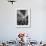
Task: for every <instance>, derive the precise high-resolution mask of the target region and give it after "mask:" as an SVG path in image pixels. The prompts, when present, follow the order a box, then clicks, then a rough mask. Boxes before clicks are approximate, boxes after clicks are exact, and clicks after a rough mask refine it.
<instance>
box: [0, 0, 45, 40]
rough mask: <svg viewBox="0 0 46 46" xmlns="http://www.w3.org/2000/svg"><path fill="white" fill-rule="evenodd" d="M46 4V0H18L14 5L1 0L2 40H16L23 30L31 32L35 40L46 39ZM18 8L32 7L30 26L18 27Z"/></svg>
mask: <svg viewBox="0 0 46 46" xmlns="http://www.w3.org/2000/svg"><path fill="white" fill-rule="evenodd" d="M45 4H46V3H45V0H17V2H16V3H15V4H14V5H12V4H11V3H8V2H7V0H0V40H11V39H12V40H14V39H15V38H16V37H17V34H18V32H21V31H24V32H26V33H30V35H31V38H32V39H33V40H37V41H40V40H46V37H45V35H46V34H45V32H46V31H45V30H46V28H45V27H46V21H45V20H46V16H45V15H46V13H45V12H46V8H45ZM16 8H31V19H32V20H31V27H30V28H16V25H15V24H16V21H15V20H16V13H15V12H16ZM44 37H45V38H44Z"/></svg>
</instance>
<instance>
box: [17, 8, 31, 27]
mask: <svg viewBox="0 0 46 46" xmlns="http://www.w3.org/2000/svg"><path fill="white" fill-rule="evenodd" d="M30 24H31V9H30V8H17V9H16V27H30V26H31V25H30Z"/></svg>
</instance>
